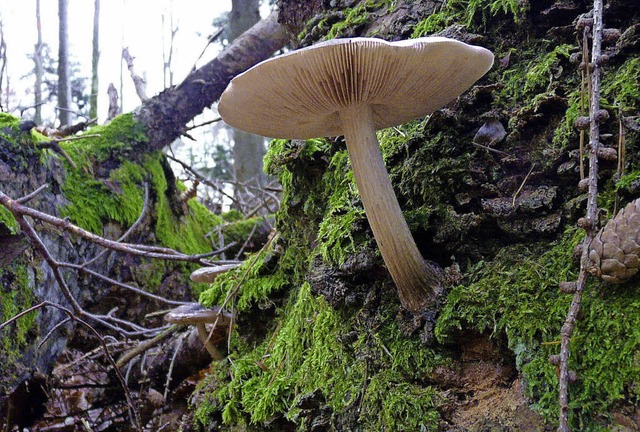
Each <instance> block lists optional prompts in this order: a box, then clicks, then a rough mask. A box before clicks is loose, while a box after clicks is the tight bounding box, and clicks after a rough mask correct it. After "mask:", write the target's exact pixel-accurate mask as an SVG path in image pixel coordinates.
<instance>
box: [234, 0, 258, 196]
mask: <svg viewBox="0 0 640 432" xmlns="http://www.w3.org/2000/svg"><path fill="white" fill-rule="evenodd" d="M231 5H232V6H231V13H230V14H229V34H228V40H229V42H232V41H233V40H234V39H235V38H237V37H238V36H239V35H240V34H242V33H243V32H244V31H246V30H247V29H249V28H250V27H251V26H252V25H254V24H255V23H257V22H258V21H260V10H259V8H260V2H259V0H233V1H232V2H231ZM264 153H265V142H264V138H263V137H261V136H257V135H253V134H250V133H248V132H244V131H240V130H237V129H233V164H234V174H235V180H236V182H237V183H236V185H235V189H234V199H235V202H236V206H237V207H238V205H239V204H240V206H239V207H244V208H248V207H252V205H251V203H250V202H249V201H250V197H251V196H252V194H251V193H250V191H249V190H248V189H247V186H250V185H253V186H257V187H262V186H263V185H264V182H265V175H264V172H263V170H262V158H263V157H264ZM242 204H244V205H242Z"/></svg>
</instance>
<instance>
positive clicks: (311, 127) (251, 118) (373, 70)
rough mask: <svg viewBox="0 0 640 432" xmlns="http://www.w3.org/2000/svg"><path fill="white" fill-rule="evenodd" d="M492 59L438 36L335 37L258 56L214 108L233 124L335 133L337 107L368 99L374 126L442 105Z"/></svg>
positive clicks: (281, 133)
mask: <svg viewBox="0 0 640 432" xmlns="http://www.w3.org/2000/svg"><path fill="white" fill-rule="evenodd" d="M492 64H493V54H492V53H491V52H490V51H489V50H487V49H485V48H481V47H477V46H472V45H468V44H465V43H463V42H460V41H457V40H454V39H447V38H443V37H425V38H419V39H411V40H405V41H399V42H386V41H384V40H381V39H373V38H353V39H335V40H331V41H327V42H323V43H319V44H317V45H313V46H311V47H308V48H303V49H300V50H298V51H293V52H290V53H287V54H284V55H281V56H279V57H274V58H272V59H269V60H266V61H263V62H262V63H259V64H257V65H256V66H254V67H252V68H251V69H249V70H247V71H246V72H244V73H243V74H241V75H238V76H236V77H235V78H234V79H233V80H232V81H231V83H230V84H229V86H228V87H227V89H226V90H225V91H224V93H223V94H222V97H221V98H220V103H219V105H218V110H219V112H220V115H221V116H222V118H223V119H224V121H225V122H226V123H227V124H229V125H231V126H233V127H235V128H237V129H241V130H244V131H247V132H252V133H255V134H257V135H262V136H266V137H271V138H288V139H308V138H317V137H323V136H338V135H342V134H343V132H342V124H341V120H340V117H339V114H338V112H339V111H340V110H341V109H343V108H345V107H347V106H351V105H358V104H368V105H369V106H370V107H371V108H372V112H373V122H374V126H375V128H376V129H383V128H386V127H390V126H395V125H399V124H402V123H406V122H407V121H409V120H413V119H415V118H419V117H422V116H424V115H427V114H429V113H431V112H433V111H435V110H437V109H438V108H440V107H442V106H444V105H445V104H447V103H448V102H450V101H451V100H453V99H455V98H456V97H457V96H458V95H460V94H461V93H462V92H464V91H465V90H467V89H468V88H469V87H471V85H472V84H473V83H474V82H476V81H477V80H478V79H479V78H480V77H482V76H483V75H484V74H485V73H486V72H487V71H488V70H489V69H490V68H491V66H492Z"/></svg>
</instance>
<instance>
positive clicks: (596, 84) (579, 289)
mask: <svg viewBox="0 0 640 432" xmlns="http://www.w3.org/2000/svg"><path fill="white" fill-rule="evenodd" d="M602 9H603V1H602V0H594V2H593V47H592V50H591V54H592V60H591V63H590V64H589V67H590V69H591V74H590V77H591V79H590V81H589V82H590V91H589V98H590V103H589V112H590V115H589V117H590V128H589V187H588V192H587V215H586V219H587V222H588V223H587V225H586V236H585V239H584V241H583V243H582V256H581V260H580V273H579V274H578V279H577V281H576V290H575V292H574V294H573V298H572V300H571V306H570V307H569V311H568V313H567V317H566V319H565V322H564V324H563V326H562V329H561V330H560V335H561V338H562V339H561V340H562V343H561V345H560V377H559V386H558V387H559V397H558V400H559V405H560V413H559V421H558V431H560V432H569V431H570V427H569V356H570V352H569V345H570V343H571V336H572V334H573V330H574V328H575V323H576V320H577V316H578V313H579V312H580V304H581V301H582V294H583V292H584V286H585V283H586V279H587V269H588V267H589V250H588V249H589V244H590V243H591V240H592V239H593V236H594V235H595V227H596V223H597V215H598V202H597V198H598V148H599V146H600V142H599V139H600V125H599V120H598V113H599V111H600V78H601V73H602V68H601V66H600V60H601V59H600V55H601V44H602V30H603V27H604V26H603V22H602ZM583 60H584V61H585V62H586V59H583Z"/></svg>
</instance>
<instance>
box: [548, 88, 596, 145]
mask: <svg viewBox="0 0 640 432" xmlns="http://www.w3.org/2000/svg"><path fill="white" fill-rule="evenodd" d="M567 99H568V103H569V106H568V107H567V110H566V111H565V114H564V119H562V121H561V122H560V123H559V124H558V127H556V129H555V131H554V133H553V144H554V145H555V146H556V147H557V148H562V149H566V148H573V147H576V144H577V143H578V142H579V141H578V133H577V131H576V129H575V127H574V126H573V125H574V124H575V122H576V120H577V119H578V117H579V116H581V115H585V114H586V111H587V110H588V108H587V107H588V105H589V101H588V100H585V102H584V103H585V110H584V111H583V110H582V109H581V106H582V102H581V96H580V91H579V90H575V91H573V92H572V93H571V94H570V95H569V96H568V98H567ZM586 139H587V140H588V137H587V138H586Z"/></svg>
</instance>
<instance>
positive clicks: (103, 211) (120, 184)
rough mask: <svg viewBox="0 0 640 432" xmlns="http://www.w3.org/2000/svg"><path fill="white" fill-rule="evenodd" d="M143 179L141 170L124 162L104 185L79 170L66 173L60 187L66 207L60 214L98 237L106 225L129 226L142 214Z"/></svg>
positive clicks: (143, 172)
mask: <svg viewBox="0 0 640 432" xmlns="http://www.w3.org/2000/svg"><path fill="white" fill-rule="evenodd" d="M144 175H145V171H144V169H143V168H142V167H141V166H139V165H136V164H133V163H131V162H127V161H125V162H124V163H123V164H122V165H121V166H120V168H117V169H114V170H113V171H111V175H110V177H109V179H108V180H105V181H99V180H96V179H95V178H94V177H93V176H92V175H90V174H88V173H87V172H86V171H85V170H83V169H77V170H71V169H70V170H68V171H67V177H66V181H65V184H64V186H63V190H64V193H65V196H66V198H67V199H68V200H69V203H68V204H67V205H66V206H64V207H62V208H61V209H60V214H61V215H62V216H63V217H68V218H69V219H70V220H71V221H72V222H73V223H75V224H76V225H78V226H80V227H82V228H84V229H86V230H88V231H91V232H93V233H95V234H102V227H103V226H104V223H105V222H107V221H115V222H118V223H120V224H122V225H123V226H129V225H131V224H133V223H134V222H135V221H136V219H137V218H138V217H139V216H140V213H141V212H142V205H143V202H144V190H143V189H142V188H141V183H142V180H143V178H144Z"/></svg>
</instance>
